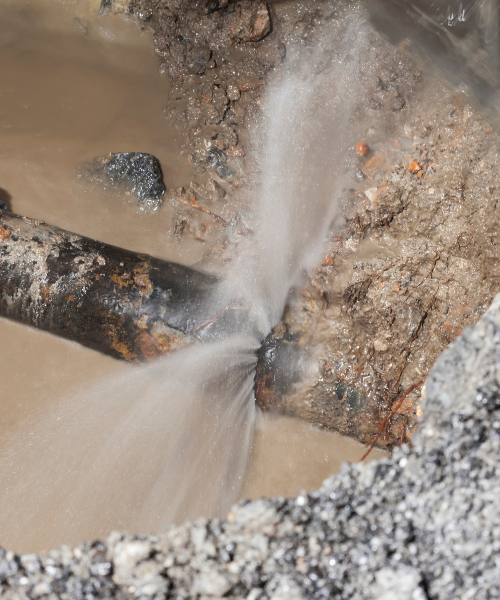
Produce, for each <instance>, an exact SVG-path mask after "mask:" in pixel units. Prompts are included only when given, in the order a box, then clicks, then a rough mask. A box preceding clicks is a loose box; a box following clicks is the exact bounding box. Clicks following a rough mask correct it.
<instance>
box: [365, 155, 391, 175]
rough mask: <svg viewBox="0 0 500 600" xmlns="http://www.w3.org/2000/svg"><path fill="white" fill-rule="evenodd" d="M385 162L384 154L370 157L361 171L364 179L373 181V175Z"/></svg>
mask: <svg viewBox="0 0 500 600" xmlns="http://www.w3.org/2000/svg"><path fill="white" fill-rule="evenodd" d="M385 160H386V155H385V153H384V152H383V153H381V154H376V155H375V156H372V158H370V160H368V161H367V162H366V163H365V165H364V166H363V167H362V169H361V170H362V171H363V175H365V177H368V179H374V177H375V175H376V174H377V173H378V172H379V171H380V169H382V167H383V166H384V165H385Z"/></svg>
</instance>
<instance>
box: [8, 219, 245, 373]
mask: <svg viewBox="0 0 500 600" xmlns="http://www.w3.org/2000/svg"><path fill="white" fill-rule="evenodd" d="M220 283H221V282H220V280H219V279H218V278H217V277H214V276H212V275H208V274H206V273H202V272H199V271H196V270H194V269H191V268H189V267H185V266H182V265H179V264H175V263H171V262H167V261H164V260H160V259H158V258H154V257H152V256H149V255H146V254H137V253H135V252H131V251H129V250H123V249H121V248H117V247H115V246H111V245H108V244H104V243H101V242H97V241H95V240H92V239H90V238H87V237H82V236H80V235H75V234H73V233H70V232H68V231H64V230H62V229H59V228H58V227H54V226H52V225H48V224H46V223H44V222H43V221H36V220H33V219H28V218H26V217H21V216H19V215H15V214H12V213H9V212H3V211H2V214H1V216H0V316H2V317H6V318H8V319H14V320H16V321H20V322H21V323H25V324H27V325H31V326H33V327H37V328H39V329H42V330H44V331H48V332H50V333H53V334H56V335H59V336H62V337H64V338H67V339H69V340H73V341H76V342H79V343H80V344H83V345H85V346H88V347H89V348H93V349H94V350H98V351H100V352H104V353H106V354H110V355H111V356H114V357H116V358H121V359H125V360H127V361H132V362H139V361H145V360H150V359H153V358H155V357H157V356H159V355H162V354H167V353H169V352H170V351H172V350H175V349H177V348H181V347H183V346H186V345H187V344H191V343H193V342H195V341H197V340H200V339H213V338H214V337H215V338H217V337H221V336H223V335H225V332H227V331H228V330H234V328H235V327H237V325H238V323H237V322H238V319H241V318H245V317H244V315H242V314H241V313H242V312H243V311H241V310H240V311H237V310H231V304H230V300H228V297H227V295H226V294H225V293H223V291H222V286H221V285H220ZM228 303H229V307H228ZM221 311H222V312H221ZM219 313H221V314H220V315H219ZM214 316H217V317H218V318H216V319H214Z"/></svg>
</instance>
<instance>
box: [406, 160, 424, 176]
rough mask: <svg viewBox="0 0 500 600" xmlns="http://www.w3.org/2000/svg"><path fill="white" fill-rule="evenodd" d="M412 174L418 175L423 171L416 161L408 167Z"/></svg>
mask: <svg viewBox="0 0 500 600" xmlns="http://www.w3.org/2000/svg"><path fill="white" fill-rule="evenodd" d="M406 168H407V169H408V170H409V171H411V172H412V173H418V172H419V171H421V170H422V167H421V166H420V165H419V164H418V162H417V161H416V160H412V161H411V163H410V164H409V165H408V166H407V167H406Z"/></svg>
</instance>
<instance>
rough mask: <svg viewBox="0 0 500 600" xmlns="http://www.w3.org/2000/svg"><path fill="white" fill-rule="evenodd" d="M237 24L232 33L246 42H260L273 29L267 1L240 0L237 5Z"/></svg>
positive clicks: (235, 12)
mask: <svg viewBox="0 0 500 600" xmlns="http://www.w3.org/2000/svg"><path fill="white" fill-rule="evenodd" d="M234 14H235V17H236V21H237V25H235V26H234V27H232V29H231V32H232V34H233V35H234V36H235V37H236V38H238V39H240V40H243V41H245V42H258V41H260V40H262V39H263V38H264V37H265V36H266V35H267V34H268V33H269V32H270V31H271V16H270V14H269V8H268V7H267V4H266V3H265V2H262V1H260V0H257V1H256V0H240V1H239V2H238V3H236V5H235V10H234Z"/></svg>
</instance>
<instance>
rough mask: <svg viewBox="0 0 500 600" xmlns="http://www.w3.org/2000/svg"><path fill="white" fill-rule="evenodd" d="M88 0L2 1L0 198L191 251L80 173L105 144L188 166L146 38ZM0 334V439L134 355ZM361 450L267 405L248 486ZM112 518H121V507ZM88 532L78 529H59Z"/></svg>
mask: <svg viewBox="0 0 500 600" xmlns="http://www.w3.org/2000/svg"><path fill="white" fill-rule="evenodd" d="M96 4H97V3H96V2H91V3H86V2H74V3H72V4H68V3H65V4H64V5H63V4H62V3H59V2H52V3H45V4H44V6H43V8H42V7H41V5H40V4H39V3H36V2H23V3H22V4H20V3H19V2H4V3H3V5H2V7H1V8H0V74H1V77H0V99H1V102H0V131H1V144H0V187H1V188H2V189H3V190H4V192H5V193H2V194H1V196H2V199H3V200H6V201H7V203H8V205H9V208H10V209H11V210H12V211H14V212H17V213H19V214H22V215H26V216H30V217H33V218H39V219H43V220H45V221H47V222H49V223H53V224H55V225H58V226H61V227H63V228H66V229H69V230H71V231H75V232H77V233H80V234H83V235H87V236H90V237H94V238H96V239H99V240H102V241H105V242H108V243H112V244H116V245H119V246H122V247H126V248H130V249H133V250H136V251H142V252H148V253H151V254H153V255H156V256H160V257H163V258H166V259H170V260H176V261H179V262H182V263H184V264H191V265H195V264H199V262H200V260H201V259H202V257H203V253H204V252H205V250H204V248H203V245H202V244H201V243H199V242H197V241H195V240H194V241H189V240H188V241H183V242H182V243H180V242H178V241H177V240H174V239H173V236H172V234H171V220H172V214H173V212H172V211H173V209H172V208H171V207H169V206H168V205H167V206H164V207H163V208H162V209H161V210H160V211H159V212H157V213H147V212H142V211H140V210H139V208H138V207H137V204H136V201H135V200H134V199H132V198H130V197H128V196H124V195H123V194H120V193H116V192H103V191H98V190H97V189H96V188H93V187H92V186H90V184H86V183H84V182H82V181H81V180H77V179H76V178H75V172H76V168H77V165H79V164H80V163H81V162H82V161H87V160H90V159H92V158H93V157H94V156H97V155H104V154H107V153H108V152H110V151H111V152H116V151H145V152H150V153H152V154H154V155H155V156H157V157H158V159H159V160H160V162H161V164H162V167H163V169H164V180H165V183H166V185H167V188H171V187H177V186H181V185H186V184H188V183H189V181H190V179H192V178H193V174H192V172H191V171H190V170H189V168H188V167H189V165H188V163H187V161H186V157H185V156H183V155H181V154H180V143H181V142H180V135H181V134H180V133H179V131H178V130H175V129H172V128H170V127H169V125H168V123H167V121H166V120H165V119H164V116H163V108H164V106H165V103H166V99H167V95H168V92H169V83H168V80H167V79H165V78H161V77H160V75H159V74H158V65H157V63H156V60H155V58H154V56H153V53H152V46H151V40H150V39H149V37H148V36H147V35H146V34H142V33H141V32H140V31H139V29H138V28H137V27H136V26H135V25H134V24H133V23H130V22H127V21H126V20H124V19H122V18H120V17H118V16H109V17H105V18H98V17H96ZM75 19H77V20H75ZM0 340H1V344H0V364H1V378H0V398H1V400H0V440H3V442H0V448H2V447H3V445H4V443H5V440H7V439H8V437H9V436H10V435H12V434H13V433H14V432H15V428H16V426H18V425H19V424H20V423H21V422H22V421H23V420H24V419H29V420H31V421H33V422H35V421H36V420H37V414H40V413H41V412H42V411H43V410H47V409H48V410H50V407H51V406H53V405H55V401H56V400H57V399H58V398H61V397H65V396H68V395H70V394H71V393H73V392H75V391H77V390H82V389H85V387H86V386H88V385H89V384H91V382H93V381H94V380H95V379H97V378H99V377H101V376H104V375H111V374H120V373H123V374H125V373H126V372H127V371H128V370H129V369H131V368H133V367H131V366H129V365H127V364H124V363H121V362H119V361H116V360H114V359H111V358H109V357H106V356H102V355H100V354H98V353H96V352H92V351H90V350H87V349H85V348H82V347H80V346H78V345H76V344H73V343H70V342H67V341H64V340H61V339H59V338H56V337H53V336H50V335H48V334H45V333H41V332H39V331H36V330H32V329H29V328H27V327H24V326H22V325H19V324H17V323H13V322H9V321H6V320H3V319H0ZM362 453H363V448H362V447H361V446H359V445H357V444H356V443H355V442H352V441H348V440H344V439H342V438H340V437H339V436H336V435H333V434H330V433H324V432H319V431H315V430H314V429H312V428H311V427H310V426H309V425H307V424H304V423H301V422H299V421H296V420H292V419H289V418H281V417H268V416H267V417H262V418H261V419H260V421H259V424H258V427H257V430H256V435H255V442H254V448H253V455H252V456H253V458H252V462H251V465H250V467H249V473H248V476H247V481H246V485H245V487H244V490H243V493H242V497H251V498H257V497H259V496H262V495H264V496H271V495H275V494H281V495H289V494H294V493H296V492H297V491H299V490H300V489H311V488H315V487H318V486H319V485H320V484H321V482H322V481H323V479H325V478H326V477H328V476H329V475H331V474H332V473H334V472H336V471H338V470H339V468H340V465H341V463H342V461H344V460H353V461H354V460H358V459H359V458H360V456H361V454H362ZM374 456H375V453H374ZM20 466H21V465H13V468H14V467H16V468H19V467H20ZM20 501H21V502H28V500H27V499H20ZM49 509H50V510H57V507H47V510H49ZM112 525H113V524H112ZM114 526H117V527H118V526H120V527H122V526H126V524H125V525H124V522H123V520H120V521H119V522H118V521H117V522H116V523H115V524H114ZM92 535H93V532H92V531H88V530H82V531H75V532H73V533H72V534H71V536H70V538H71V539H69V538H68V539H67V538H64V539H60V540H58V541H57V543H63V542H66V543H71V542H78V541H79V540H80V539H81V538H88V537H91V536H92ZM22 539H23V542H20V538H19V537H16V535H15V534H13V533H12V532H10V531H7V530H4V531H2V532H1V536H0V544H1V545H3V546H6V547H9V548H12V549H15V550H19V551H34V550H39V549H42V548H44V547H45V541H44V540H43V539H31V540H29V542H28V541H26V539H28V538H27V537H26V532H23V534H22Z"/></svg>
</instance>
